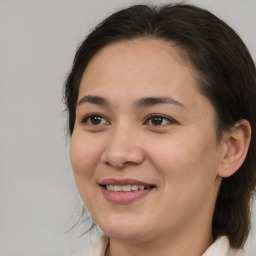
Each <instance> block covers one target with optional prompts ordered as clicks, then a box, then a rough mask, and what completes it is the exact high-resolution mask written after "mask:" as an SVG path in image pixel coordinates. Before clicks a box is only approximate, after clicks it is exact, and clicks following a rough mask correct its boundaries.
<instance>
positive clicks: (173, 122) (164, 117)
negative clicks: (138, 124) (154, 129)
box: [144, 114, 178, 126]
mask: <svg viewBox="0 0 256 256" xmlns="http://www.w3.org/2000/svg"><path fill="white" fill-rule="evenodd" d="M153 118H157V119H158V120H159V119H160V120H162V121H163V120H165V121H167V123H165V124H162V123H161V124H159V125H154V124H152V120H153ZM150 120H151V124H150V125H152V126H164V125H168V124H178V122H177V121H176V120H175V119H173V118H171V117H168V116H165V115H162V114H150V115H149V116H148V117H147V119H146V121H145V122H144V123H145V124H146V123H148V122H149V121H150Z"/></svg>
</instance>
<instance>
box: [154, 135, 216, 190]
mask: <svg viewBox="0 0 256 256" xmlns="http://www.w3.org/2000/svg"><path fill="white" fill-rule="evenodd" d="M200 135H202V134H199V135H198V136H197V135H195V133H194V134H193V136H192V135H190V134H188V135H184V134H183V136H175V137H172V138H171V139H170V140H168V139H166V140H163V141H161V142H160V143H158V144H155V145H158V147H155V148H153V149H152V150H151V153H150V154H151V156H152V162H153V163H154V165H155V166H156V167H157V169H158V170H159V171H160V172H161V174H162V176H163V179H164V181H165V182H168V183H171V184H172V186H174V187H180V188H181V187H183V188H184V187H185V186H186V187H187V188H188V187H191V186H192V187H194V186H195V184H197V185H198V186H199V185H202V184H206V183H210V182H214V180H215V177H216V169H217V164H216V163H217V158H216V149H215V142H212V141H209V140H207V139H203V138H205V136H203V135H202V136H200ZM211 138H212V137H211ZM211 140H213V139H211ZM151 148H152V147H151Z"/></svg>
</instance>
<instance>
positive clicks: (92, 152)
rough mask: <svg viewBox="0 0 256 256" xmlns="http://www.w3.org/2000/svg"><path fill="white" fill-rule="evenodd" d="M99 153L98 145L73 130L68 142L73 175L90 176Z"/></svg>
mask: <svg viewBox="0 0 256 256" xmlns="http://www.w3.org/2000/svg"><path fill="white" fill-rule="evenodd" d="M99 155H100V153H99V146H97V145H95V144H94V143H92V141H90V140H89V139H88V138H86V137H85V136H83V134H81V135H80V134H79V133H78V132H76V131H74V133H73V135H72V138H71V143H70V160H71V165H72V168H73V171H74V175H75V176H80V177H90V176H91V175H92V173H93V170H94V167H95V166H96V165H97V162H98V161H99Z"/></svg>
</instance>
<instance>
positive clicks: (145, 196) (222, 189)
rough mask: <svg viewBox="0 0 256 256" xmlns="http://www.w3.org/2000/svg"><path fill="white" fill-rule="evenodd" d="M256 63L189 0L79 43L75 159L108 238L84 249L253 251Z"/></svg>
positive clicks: (111, 25) (112, 24) (70, 101)
mask: <svg viewBox="0 0 256 256" xmlns="http://www.w3.org/2000/svg"><path fill="white" fill-rule="evenodd" d="M255 98H256V71H255V65H254V63H253V60H252V58H251V56H250V54H249V52H248V50H247V48H246V46H245V45H244V44H243V42H242V41H241V39H240V38H239V37H238V35H237V34H236V33H235V32H234V31H233V30H232V29H231V28H230V27H229V26H228V25H227V24H225V23H224V22H223V21H221V20H220V19H218V18H217V17H215V16H214V15H213V14H211V13H209V12H208V11H206V10H203V9H200V8H197V7H195V6H190V5H182V4H177V5H168V6H164V7H159V8H156V7H148V6H144V5H137V6H132V7H130V8H128V9H124V10H121V11H119V12H117V13H114V14H113V15H111V16H110V17H109V18H107V19H106V20H105V21H103V22H102V23H101V24H100V25H99V26H97V27H96V29H95V30H94V31H92V32H91V33H90V35H89V36H88V37H87V38H86V39H85V40H84V42H83V43H82V44H81V45H80V47H79V49H78V51H77V53H76V56H75V59H74V63H73V67H72V70H71V72H70V74H69V76H68V78H67V81H66V87H65V100H66V105H67V109H68V113H69V131H70V135H71V149H70V155H71V163H72V167H73V171H74V177H75V181H76V184H77V188H78V191H79V193H80V195H81V197H82V199H83V201H84V203H85V205H86V207H87V209H88V210H89V212H90V214H91V215H92V217H93V219H94V220H95V222H96V223H97V224H98V225H99V227H100V228H101V229H102V231H103V232H104V234H105V235H106V236H104V237H102V238H101V239H100V240H99V241H98V242H97V243H96V244H94V245H93V246H92V247H91V248H89V249H87V250H85V251H83V252H81V253H79V254H77V255H81V256H82V255H97V256H98V255H101V256H103V255H106V256H110V255H111V256H116V255H122V256H126V255H147V256H149V255H162V256H165V255H175V256H178V255H190V256H193V255H194V256H198V255H204V256H209V255H211V256H212V255H218V256H222V255H223V256H224V255H237V256H238V255H245V253H244V251H243V245H244V243H245V241H246V239H247V236H248V232H249V227H250V209H249V205H250V197H251V194H252V192H253V190H254V189H255V184H256V174H255V169H256V168H255V164H256V162H255V159H256V156H255V154H256V152H255V149H256V137H255V116H256V113H255V111H256V105H255Z"/></svg>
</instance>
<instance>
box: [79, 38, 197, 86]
mask: <svg viewBox="0 0 256 256" xmlns="http://www.w3.org/2000/svg"><path fill="white" fill-rule="evenodd" d="M181 73H183V76H184V75H185V74H186V75H187V76H186V78H190V80H195V81H194V83H197V79H196V72H195V71H194V68H193V66H192V65H191V64H190V62H189V60H188V58H187V57H186V54H185V53H184V52H182V50H181V49H180V48H179V47H177V46H175V44H174V43H172V42H167V41H164V40H160V39H149V38H140V39H135V40H129V41H128V40H127V41H121V42H116V43H113V44H110V45H107V46H105V47H104V48H102V49H101V50H100V51H99V52H97V53H96V55H95V56H94V57H93V58H92V59H91V61H90V62H89V63H88V65H87V67H86V69H85V71H84V74H83V77H82V81H81V85H84V84H86V86H87V88H88V89H89V87H91V86H93V87H94V89H95V88H96V85H97V83H102V81H101V80H102V79H105V82H104V84H105V86H106V84H107V83H108V82H112V83H114V84H124V83H125V82H131V83H133V84H137V85H138V84H140V85H143V83H144V81H145V82H146V83H148V80H152V79H153V80H158V84H160V83H163V82H164V83H167V81H169V83H172V82H173V80H175V78H179V74H181ZM184 78H185V76H184ZM191 82H192V81H191ZM131 83H130V86H131ZM101 85H102V84H101ZM147 85H148V84H147ZM137 89H138V87H137Z"/></svg>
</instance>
